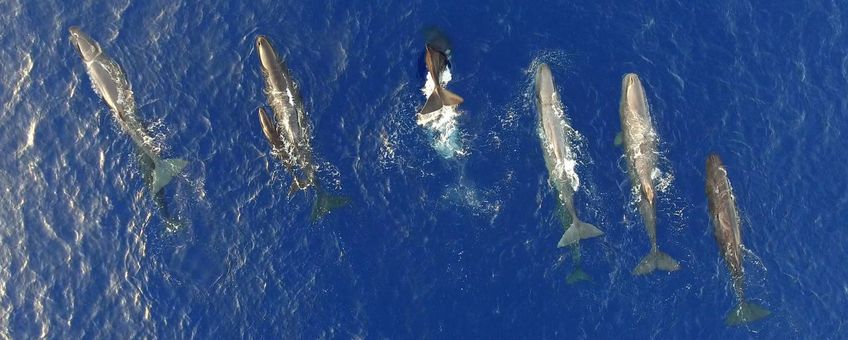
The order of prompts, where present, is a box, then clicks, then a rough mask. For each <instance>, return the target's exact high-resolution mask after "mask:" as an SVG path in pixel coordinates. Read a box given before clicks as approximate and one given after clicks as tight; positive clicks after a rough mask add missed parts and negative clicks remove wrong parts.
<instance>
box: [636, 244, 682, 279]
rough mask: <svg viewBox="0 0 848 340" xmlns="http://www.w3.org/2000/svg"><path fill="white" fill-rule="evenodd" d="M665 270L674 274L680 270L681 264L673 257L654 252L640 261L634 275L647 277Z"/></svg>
mask: <svg viewBox="0 0 848 340" xmlns="http://www.w3.org/2000/svg"><path fill="white" fill-rule="evenodd" d="M657 269H660V270H664V271H667V272H673V271H675V270H678V269H680V264H679V263H677V260H675V259H673V258H672V257H671V255H668V254H666V253H663V252H661V251H659V250H652V251H651V252H650V253H648V255H646V256H645V257H644V258H642V261H639V265H637V266H636V268H635V269H633V275H645V274H649V273H652V272H653V271H654V270H657Z"/></svg>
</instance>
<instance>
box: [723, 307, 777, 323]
mask: <svg viewBox="0 0 848 340" xmlns="http://www.w3.org/2000/svg"><path fill="white" fill-rule="evenodd" d="M770 314H771V311H769V310H768V309H766V308H765V307H763V306H760V305H758V304H755V303H752V302H742V303H740V304H739V306H737V307H736V309H734V310H733V311H732V312H730V314H728V315H727V318H726V319H725V320H724V323H725V324H727V325H728V326H737V325H741V324H746V323H749V322H754V321H757V320H760V319H762V318H765V317H767V316H769V315H770Z"/></svg>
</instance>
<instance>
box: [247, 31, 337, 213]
mask: <svg viewBox="0 0 848 340" xmlns="http://www.w3.org/2000/svg"><path fill="white" fill-rule="evenodd" d="M256 50H257V51H258V53H259V63H260V68H261V70H262V75H263V77H264V78H265V95H266V97H267V98H268V106H270V107H271V110H272V111H273V112H274V119H273V120H272V119H271V117H270V116H269V115H268V114H267V112H266V111H265V109H264V108H259V122H260V125H261V126H262V131H263V133H264V135H265V138H266V139H268V142H269V143H270V144H271V148H272V151H273V153H274V154H275V155H276V157H277V158H278V159H279V160H280V162H282V164H283V166H284V167H285V168H286V170H287V171H288V172H289V173H290V174H291V176H292V184H291V188H290V189H289V196H291V195H293V194H294V193H295V192H297V191H299V190H306V189H308V188H310V187H315V190H316V193H317V201H316V203H315V206H314V207H313V209H312V218H313V220H314V219H317V218H320V217H321V216H323V215H325V214H327V213H329V212H330V210H332V209H335V208H338V207H341V206H344V205H347V204H348V202H349V199H347V198H345V197H339V196H331V195H328V194H327V193H325V192H324V190H323V188H321V187H320V186H318V185H316V183H317V181H318V180H317V176H316V173H317V172H318V164H316V163H315V162H314V161H313V156H312V146H311V139H312V125H311V123H310V122H309V119H308V117H307V116H306V111H305V110H304V107H303V102H302V100H301V97H300V92H299V91H298V86H297V84H296V83H295V81H294V78H293V77H292V75H291V72H289V69H288V67H286V64H285V62H284V61H283V60H282V58H280V57H279V55H278V54H277V51H276V50H275V49H274V47H273V46H272V45H271V42H270V41H269V40H268V38H266V37H265V36H263V35H259V36H257V37H256Z"/></svg>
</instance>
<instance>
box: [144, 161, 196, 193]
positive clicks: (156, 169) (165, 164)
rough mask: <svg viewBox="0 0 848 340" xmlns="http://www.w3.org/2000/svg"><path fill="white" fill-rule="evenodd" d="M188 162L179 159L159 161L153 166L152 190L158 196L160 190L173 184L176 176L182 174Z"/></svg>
mask: <svg viewBox="0 0 848 340" xmlns="http://www.w3.org/2000/svg"><path fill="white" fill-rule="evenodd" d="M186 164H188V161H186V160H184V159H179V158H171V159H163V160H159V161H157V162H156V163H155V164H154V165H153V184H152V188H151V189H152V190H153V193H154V194H156V193H157V192H159V190H162V188H163V187H164V186H165V185H167V184H168V183H169V182H171V179H172V178H173V177H174V175H176V174H178V173H180V171H182V170H183V168H185V166H186Z"/></svg>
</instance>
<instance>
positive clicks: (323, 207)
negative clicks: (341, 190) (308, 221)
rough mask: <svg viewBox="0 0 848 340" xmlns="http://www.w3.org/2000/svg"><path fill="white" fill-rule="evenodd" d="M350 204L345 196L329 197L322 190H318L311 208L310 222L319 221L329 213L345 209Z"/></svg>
mask: <svg viewBox="0 0 848 340" xmlns="http://www.w3.org/2000/svg"><path fill="white" fill-rule="evenodd" d="M348 204H350V198H348V197H345V196H334V195H330V194H328V193H326V192H324V190H318V193H317V197H316V199H315V205H314V206H312V222H315V221H317V220H319V219H320V218H322V217H324V215H327V214H329V213H330V211H332V210H334V209H337V208H341V207H345V206H347V205H348Z"/></svg>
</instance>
